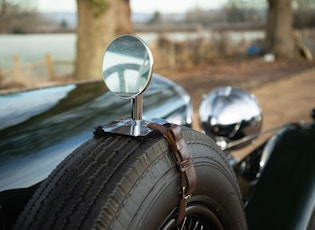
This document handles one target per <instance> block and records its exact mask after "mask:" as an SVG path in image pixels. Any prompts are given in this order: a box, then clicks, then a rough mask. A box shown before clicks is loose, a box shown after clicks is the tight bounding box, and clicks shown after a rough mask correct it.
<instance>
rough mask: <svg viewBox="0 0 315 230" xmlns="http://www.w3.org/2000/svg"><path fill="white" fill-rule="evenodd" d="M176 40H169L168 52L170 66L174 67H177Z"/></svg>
mask: <svg viewBox="0 0 315 230" xmlns="http://www.w3.org/2000/svg"><path fill="white" fill-rule="evenodd" d="M175 46H176V44H175V42H173V41H170V42H169V52H168V57H169V66H170V67H171V68H172V69H174V68H175V67H176V52H175V49H176V48H175Z"/></svg>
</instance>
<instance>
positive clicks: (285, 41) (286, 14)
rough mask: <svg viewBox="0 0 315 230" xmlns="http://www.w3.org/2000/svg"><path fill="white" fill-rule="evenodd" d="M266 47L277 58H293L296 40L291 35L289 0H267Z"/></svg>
mask: <svg viewBox="0 0 315 230" xmlns="http://www.w3.org/2000/svg"><path fill="white" fill-rule="evenodd" d="M268 3H269V9H268V17H267V25H266V48H267V50H268V51H270V52H272V53H274V54H275V55H276V57H277V58H284V59H290V60H292V59H295V58H296V57H297V53H298V52H297V47H296V41H295V40H294V36H293V28H292V27H293V26H292V25H293V12H292V1H291V0H268Z"/></svg>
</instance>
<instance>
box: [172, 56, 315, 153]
mask: <svg viewBox="0 0 315 230" xmlns="http://www.w3.org/2000/svg"><path fill="white" fill-rule="evenodd" d="M171 79H172V80H174V81H175V82H177V83H179V84H180V85H182V86H183V87H184V88H185V89H186V90H187V92H188V93H189V94H190V95H191V98H192V102H193V105H194V126H193V128H194V129H197V130H200V127H199V125H198V123H199V121H198V107H199V104H200V102H201V100H202V95H204V94H207V93H208V92H209V91H210V90H212V89H213V88H216V87H219V86H222V85H231V86H235V87H238V88H241V89H244V90H247V91H249V92H251V93H253V94H254V95H255V96H256V97H257V99H258V101H259V102H260V105H261V107H262V109H263V116H264V121H263V130H267V129H269V128H272V127H275V126H278V125H282V124H286V123H288V122H297V121H305V122H311V121H312V119H311V117H310V111H311V109H312V108H315V63H314V62H312V63H306V64H305V63H304V64H293V63H265V62H263V61H262V60H254V61H253V60H250V61H244V62H235V63H225V64H224V63H222V64H218V65H217V66H216V65H213V66H212V65H211V66H205V67H204V68H200V69H199V68H198V70H195V71H193V72H190V71H187V72H182V73H180V72H179V73H176V74H174V75H172V76H171ZM266 138H267V136H265V137H264V138H260V139H259V141H258V142H257V143H256V144H259V143H261V142H262V140H264V139H266ZM253 147H254V146H250V147H249V148H247V149H244V150H241V151H238V152H235V155H236V156H238V157H243V156H244V154H245V153H247V152H248V151H249V150H250V149H252V148H253Z"/></svg>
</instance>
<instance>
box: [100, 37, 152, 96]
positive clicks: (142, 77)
mask: <svg viewBox="0 0 315 230" xmlns="http://www.w3.org/2000/svg"><path fill="white" fill-rule="evenodd" d="M152 67H153V58H152V54H151V51H150V49H149V48H148V47H147V45H146V44H145V43H144V42H143V41H142V40H141V39H140V38H138V37H136V36H133V35H122V36H120V37H118V38H116V39H115V40H113V41H112V42H111V43H110V44H109V46H108V47H107V49H106V51H105V54H104V58H103V67H102V70H103V78H104V81H105V84H106V85H107V87H108V89H109V90H110V91H111V92H113V93H114V94H115V95H117V96H119V97H122V98H133V97H135V96H137V95H139V94H140V93H142V92H143V91H144V90H145V88H146V87H147V85H148V84H149V82H150V79H151V75H152Z"/></svg>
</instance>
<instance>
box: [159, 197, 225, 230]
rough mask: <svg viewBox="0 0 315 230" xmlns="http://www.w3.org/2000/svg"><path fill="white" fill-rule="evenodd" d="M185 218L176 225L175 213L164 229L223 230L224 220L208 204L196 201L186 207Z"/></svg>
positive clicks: (164, 225) (165, 223)
mask: <svg viewBox="0 0 315 230" xmlns="http://www.w3.org/2000/svg"><path fill="white" fill-rule="evenodd" d="M185 213H186V214H185V217H184V220H183V221H182V222H181V223H180V224H179V225H178V226H176V224H175V218H174V214H172V215H171V216H170V217H169V218H168V219H167V220H166V221H165V222H164V224H163V227H162V229H163V230H168V229H185V230H186V229H196V230H199V229H200V230H201V229H202V230H206V229H211V230H216V229H218V230H223V229H224V228H223V226H222V224H221V223H222V220H220V218H219V217H218V215H217V214H218V213H217V214H216V213H215V212H213V211H212V210H211V209H209V208H208V207H207V206H205V205H203V204H201V203H195V204H192V205H190V206H189V207H187V208H186V211H185Z"/></svg>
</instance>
